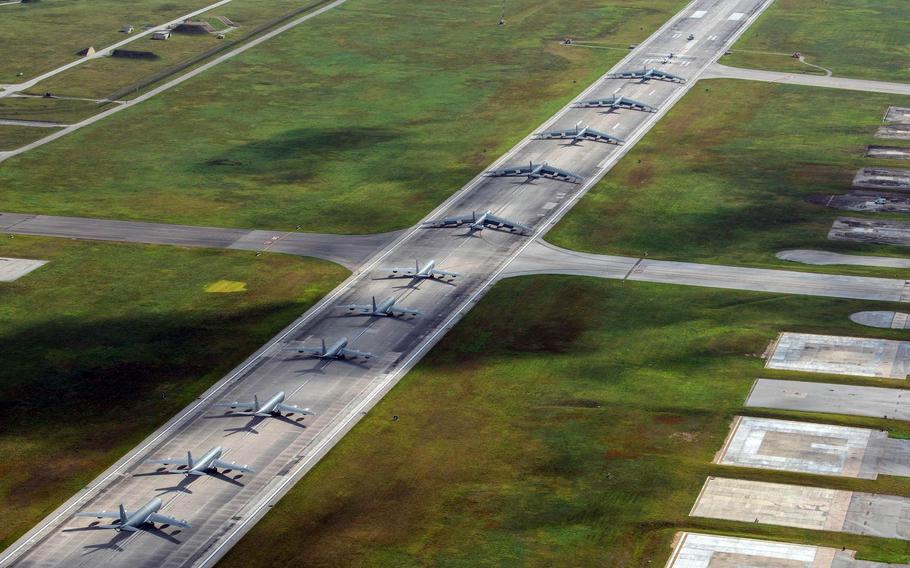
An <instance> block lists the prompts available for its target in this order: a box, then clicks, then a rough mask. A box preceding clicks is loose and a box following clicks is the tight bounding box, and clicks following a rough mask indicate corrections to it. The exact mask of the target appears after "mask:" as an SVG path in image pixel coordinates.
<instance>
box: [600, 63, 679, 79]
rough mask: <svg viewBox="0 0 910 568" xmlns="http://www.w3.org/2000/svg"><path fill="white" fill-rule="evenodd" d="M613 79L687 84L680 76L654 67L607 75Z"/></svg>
mask: <svg viewBox="0 0 910 568" xmlns="http://www.w3.org/2000/svg"><path fill="white" fill-rule="evenodd" d="M607 76H608V77H610V78H611V79H640V80H641V81H640V82H642V83H645V82H647V81H648V80H649V79H657V80H659V81H670V82H671V83H685V82H686V80H685V79H684V78H682V77H680V76H679V75H674V74H673V73H667V72H666V71H661V70H660V69H655V68H653V67H648V68H642V69H636V70H634V71H620V72H619V73H611V74H610V75H607Z"/></svg>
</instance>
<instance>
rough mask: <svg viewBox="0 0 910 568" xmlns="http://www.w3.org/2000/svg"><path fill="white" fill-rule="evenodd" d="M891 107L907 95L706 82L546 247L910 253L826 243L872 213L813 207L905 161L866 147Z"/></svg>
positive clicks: (741, 259)
mask: <svg viewBox="0 0 910 568" xmlns="http://www.w3.org/2000/svg"><path fill="white" fill-rule="evenodd" d="M892 104H894V105H904V106H907V105H910V98H907V97H897V96H892V95H877V94H868V93H867V94H864V95H863V96H862V97H857V96H856V93H851V92H847V91H838V90H828V89H813V88H810V87H799V86H790V85H772V84H765V83H757V82H749V81H736V80H710V81H703V82H699V84H698V85H697V86H696V87H695V88H693V89H692V90H691V91H690V92H689V93H688V94H687V95H686V96H685V97H684V98H683V99H682V100H681V101H680V102H679V103H678V104H677V106H676V107H674V108H673V110H671V111H670V113H669V114H668V115H667V116H666V117H665V118H664V119H663V120H661V122H659V123H658V124H657V125H656V126H655V127H654V129H653V130H652V131H651V132H649V133H648V134H647V136H645V138H644V139H642V140H641V142H639V144H638V145H637V146H636V147H635V148H634V149H632V150H631V151H630V152H629V154H628V156H626V157H625V158H623V160H622V161H620V162H619V163H618V164H617V165H616V167H614V168H613V170H612V171H610V172H609V173H608V174H607V176H606V177H605V178H604V180H603V181H601V182H600V183H599V184H597V185H596V186H595V187H594V188H593V189H592V190H591V191H590V192H589V193H588V194H587V195H586V196H585V197H584V199H582V200H581V201H580V202H579V203H578V205H576V206H575V207H574V208H573V209H572V211H571V212H569V214H568V215H566V217H565V218H564V219H563V220H562V221H561V222H560V223H559V224H558V225H557V226H556V227H555V229H554V230H553V231H551V232H550V233H549V234H548V235H547V240H549V241H551V242H553V243H555V244H557V245H560V246H563V247H567V248H572V249H578V250H585V251H590V252H600V253H612V254H623V255H631V256H649V257H652V258H667V259H675V260H686V261H700V262H711V263H727V264H742V265H752V266H788V267H791V268H796V267H799V266H800V265H796V264H793V263H787V262H784V261H779V260H777V259H776V258H775V256H774V254H775V253H776V252H778V251H780V250H783V249H792V248H811V249H825V250H832V251H838V252H844V253H855V254H879V255H888V256H907V255H908V253H910V249H907V248H904V247H898V246H886V245H861V244H855V243H848V242H834V241H828V240H827V234H828V230H829V229H830V228H831V224H832V222H833V221H834V219H835V218H837V217H838V216H841V215H850V216H860V217H862V216H864V215H863V214H860V213H854V212H848V211H841V210H837V209H831V208H827V207H823V206H820V205H815V204H811V203H808V202H806V201H805V199H806V197H808V196H809V195H812V194H824V195H829V194H835V193H846V192H847V191H848V190H849V189H850V186H851V183H852V180H853V176H854V175H855V174H856V172H857V170H859V169H860V168H861V167H863V166H875V165H887V166H891V167H901V166H903V165H904V164H903V163H901V162H900V161H895V160H871V159H869V158H864V157H863V153H864V151H865V148H866V145H867V144H881V143H883V141H881V140H878V139H876V138H874V137H873V134H874V133H875V131H876V129H877V128H878V126H879V124H880V123H881V117H882V115H883V114H884V112H885V109H886V108H887V107H888V106H889V105H892ZM891 142H892V141H890V140H889V141H887V143H888V144H891ZM894 142H896V143H897V145H900V144H902V142H901V141H894ZM875 215H876V214H869V216H872V217H874V216H875ZM896 217H897V218H901V216H896ZM874 218H882V217H881V214H879V217H874ZM812 269H813V270H820V269H821V268H820V267H812ZM838 270H844V271H857V270H863V271H866V270H868V269H857V268H846V267H838ZM879 273H880V274H883V275H884V274H893V275H899V273H898V272H895V271H892V272H891V273H887V272H879Z"/></svg>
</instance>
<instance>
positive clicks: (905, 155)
mask: <svg viewBox="0 0 910 568" xmlns="http://www.w3.org/2000/svg"><path fill="white" fill-rule="evenodd" d="M866 157H867V158H882V159H889V160H910V148H901V147H898V146H869V147H867V148H866Z"/></svg>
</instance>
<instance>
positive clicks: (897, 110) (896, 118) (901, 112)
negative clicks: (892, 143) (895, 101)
mask: <svg viewBox="0 0 910 568" xmlns="http://www.w3.org/2000/svg"><path fill="white" fill-rule="evenodd" d="M885 122H901V123H905V124H910V108H905V107H897V106H892V107H888V112H886V113H885Z"/></svg>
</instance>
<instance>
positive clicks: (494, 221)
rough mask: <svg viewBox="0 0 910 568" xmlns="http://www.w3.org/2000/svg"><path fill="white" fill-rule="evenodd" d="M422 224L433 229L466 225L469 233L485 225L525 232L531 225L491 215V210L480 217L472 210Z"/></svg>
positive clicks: (514, 231)
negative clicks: (464, 213)
mask: <svg viewBox="0 0 910 568" xmlns="http://www.w3.org/2000/svg"><path fill="white" fill-rule="evenodd" d="M422 225H423V226H425V227H429V228H434V229H438V228H450V227H461V226H462V225H467V226H468V230H469V231H470V232H471V233H473V232H474V231H482V230H483V229H484V228H485V227H488V228H490V229H496V230H502V229H508V230H509V231H510V232H512V233H524V234H526V233H530V232H531V227H529V226H527V225H522V224H521V223H518V222H516V221H509V220H508V219H503V218H502V217H497V216H496V215H493V213H492V212H491V211H487V212H486V213H484V214H483V215H481V216H480V217H478V216H477V212H476V211H472V212H471V214H470V215H455V216H453V217H443V218H442V219H435V220H433V221H424V222H423V223H422Z"/></svg>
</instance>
